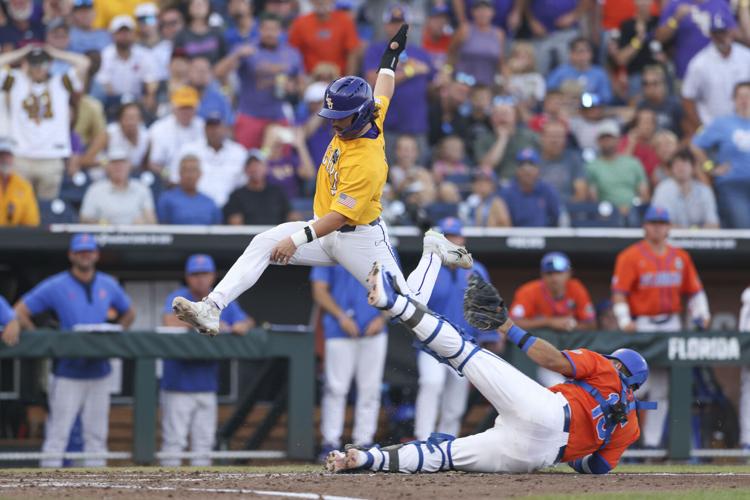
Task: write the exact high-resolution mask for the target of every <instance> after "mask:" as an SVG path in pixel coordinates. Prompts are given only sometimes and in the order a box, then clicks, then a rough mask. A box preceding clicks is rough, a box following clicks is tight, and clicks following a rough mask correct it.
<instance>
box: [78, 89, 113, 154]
mask: <svg viewBox="0 0 750 500" xmlns="http://www.w3.org/2000/svg"><path fill="white" fill-rule="evenodd" d="M106 129H107V118H106V117H105V116H104V107H103V106H102V103H101V101H100V100H98V99H96V98H94V97H92V96H91V95H89V94H83V95H81V96H80V98H79V99H78V110H77V112H76V114H75V124H74V126H73V130H74V131H75V133H76V134H78V137H80V138H81V141H83V144H84V145H85V146H89V147H90V146H91V143H92V142H94V138H96V137H97V136H99V134H101V133H102V132H104V131H105V130H106Z"/></svg>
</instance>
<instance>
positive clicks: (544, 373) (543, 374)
mask: <svg viewBox="0 0 750 500" xmlns="http://www.w3.org/2000/svg"><path fill="white" fill-rule="evenodd" d="M536 379H537V381H538V382H539V383H540V384H542V385H543V386H544V387H552V386H553V385H557V384H562V383H563V382H565V377H563V376H562V375H560V374H559V373H557V372H553V371H552V370H548V369H546V368H542V367H541V366H540V367H538V368H537V369H536Z"/></svg>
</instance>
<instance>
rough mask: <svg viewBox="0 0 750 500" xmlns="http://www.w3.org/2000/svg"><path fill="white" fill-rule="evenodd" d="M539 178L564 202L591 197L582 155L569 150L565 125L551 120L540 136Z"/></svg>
mask: <svg viewBox="0 0 750 500" xmlns="http://www.w3.org/2000/svg"><path fill="white" fill-rule="evenodd" d="M539 142H540V144H541V155H540V158H539V168H540V170H541V175H540V177H539V178H540V179H541V180H542V181H544V182H545V183H547V184H549V185H550V186H552V187H553V188H554V189H555V191H557V193H558V195H559V196H560V199H561V201H562V202H563V203H567V202H571V201H574V202H581V201H585V200H586V198H587V197H588V183H587V182H586V171H585V169H584V168H583V159H582V158H581V154H580V152H578V151H577V150H574V149H571V148H568V147H567V134H566V129H565V125H564V124H562V123H560V122H556V121H548V122H546V123H545V124H544V128H543V129H542V134H541V136H540V141H539Z"/></svg>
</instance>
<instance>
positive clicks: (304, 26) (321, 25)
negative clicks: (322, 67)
mask: <svg viewBox="0 0 750 500" xmlns="http://www.w3.org/2000/svg"><path fill="white" fill-rule="evenodd" d="M289 45H291V46H292V47H295V48H296V49H297V50H299V51H300V53H302V58H303V59H304V62H305V71H306V72H308V73H310V72H311V71H312V70H313V69H314V68H315V66H317V65H318V64H319V63H322V62H327V63H333V64H335V65H336V66H338V68H339V71H340V72H341V74H342V75H343V74H346V60H347V57H348V56H349V54H350V53H351V52H352V51H353V50H354V49H356V48H357V47H359V37H358V36H357V27H356V25H355V24H354V21H352V18H351V17H349V14H347V13H346V12H341V11H334V12H331V15H330V16H329V17H328V19H326V20H324V21H323V20H321V19H320V18H319V17H318V16H317V15H316V14H315V13H314V12H313V13H310V14H307V15H304V16H300V17H298V18H297V19H295V20H294V22H293V23H292V25H291V26H290V27H289Z"/></svg>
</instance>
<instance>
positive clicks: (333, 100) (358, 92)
mask: <svg viewBox="0 0 750 500" xmlns="http://www.w3.org/2000/svg"><path fill="white" fill-rule="evenodd" d="M374 113H375V100H374V99H373V97H372V88H371V87H370V84H369V83H367V82H366V81H364V80H363V79H362V78H360V77H358V76H345V77H343V78H339V79H338V80H334V81H332V82H331V84H330V85H328V88H327V89H326V93H325V97H324V99H323V108H322V109H321V110H320V111H319V112H318V115H320V116H322V117H323V118H328V119H329V120H340V119H341V118H346V117H347V116H351V115H354V120H352V124H351V125H349V126H348V127H347V128H346V129H344V130H342V131H341V133H340V135H341V137H343V138H350V137H354V136H355V135H356V133H357V132H359V131H360V130H362V128H363V127H364V126H365V125H367V124H368V123H369V122H370V121H371V120H372V118H373V114H374Z"/></svg>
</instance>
